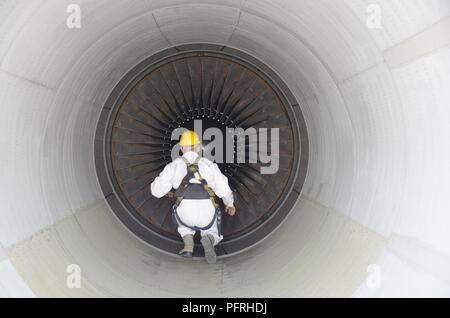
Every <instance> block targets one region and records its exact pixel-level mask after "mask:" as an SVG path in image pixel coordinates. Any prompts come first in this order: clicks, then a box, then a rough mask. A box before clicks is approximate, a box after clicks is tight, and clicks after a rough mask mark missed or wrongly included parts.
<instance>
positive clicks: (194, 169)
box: [172, 156, 222, 235]
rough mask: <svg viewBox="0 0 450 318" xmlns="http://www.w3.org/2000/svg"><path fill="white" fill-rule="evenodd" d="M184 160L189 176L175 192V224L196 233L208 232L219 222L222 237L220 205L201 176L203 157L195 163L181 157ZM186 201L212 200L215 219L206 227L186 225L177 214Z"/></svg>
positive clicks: (173, 214)
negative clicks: (199, 167)
mask: <svg viewBox="0 0 450 318" xmlns="http://www.w3.org/2000/svg"><path fill="white" fill-rule="evenodd" d="M181 159H183V161H184V163H185V164H186V166H187V174H186V176H185V177H184V178H183V180H182V181H181V184H180V186H179V187H178V189H177V190H176V191H175V197H176V201H175V204H174V205H173V208H172V217H173V220H174V223H175V224H181V225H182V226H185V227H187V228H190V229H192V230H194V231H204V230H208V229H209V228H211V227H212V226H213V225H214V222H215V221H216V220H217V229H218V232H219V235H221V223H222V222H221V221H222V213H221V211H220V208H219V204H218V203H217V201H216V197H215V194H214V191H213V190H212V189H211V188H210V187H209V186H208V183H207V182H206V180H205V179H203V177H202V176H201V175H200V172H199V169H198V162H199V161H200V159H201V157H200V156H198V157H197V159H195V161H194V162H193V163H190V162H189V161H188V160H187V159H186V158H184V157H181ZM192 179H195V180H197V181H198V182H199V183H191V182H190V180H192ZM184 199H190V200H203V199H210V200H211V202H212V204H213V206H214V208H215V213H214V217H213V219H212V221H211V223H209V224H208V225H207V226H205V227H198V226H190V225H187V224H185V223H184V222H183V221H182V220H181V219H180V217H179V216H178V213H177V208H178V206H179V205H180V203H181V201H183V200H184Z"/></svg>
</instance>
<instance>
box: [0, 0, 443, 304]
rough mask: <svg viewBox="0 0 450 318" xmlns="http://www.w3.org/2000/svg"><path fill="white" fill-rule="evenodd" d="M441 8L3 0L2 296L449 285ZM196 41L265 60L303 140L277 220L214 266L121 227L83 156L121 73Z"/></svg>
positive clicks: (350, 2)
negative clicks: (77, 274)
mask: <svg viewBox="0 0 450 318" xmlns="http://www.w3.org/2000/svg"><path fill="white" fill-rule="evenodd" d="M72 3H75V4H78V5H79V6H80V8H81V28H80V29H69V28H68V27H67V25H66V20H67V18H68V17H69V15H70V14H69V13H67V7H68V5H69V4H72ZM371 4H375V7H374V6H373V5H372V6H370V5H371ZM368 8H369V14H368V11H367V9H368ZM377 8H379V9H380V11H379V13H380V17H381V28H369V27H368V26H373V25H371V24H373V20H372V17H371V14H373V13H374V12H375V14H376V13H377ZM449 14H450V2H449V1H448V0H339V1H336V0H283V1H282V0H279V1H275V0H246V1H245V0H244V1H242V0H184V1H183V0H131V1H119V0H69V1H68V0H1V1H0V63H1V67H0V107H1V116H0V243H1V247H0V296H17V295H23V296H30V295H36V296H44V297H45V296H161V297H164V296H175V297H178V296H210V297H211V296H212V297H214V296H218V297H220V296H231V297H239V296H249V297H253V296H330V297H337V296H344V297H347V296H356V297H358V296H450V192H449V191H450V182H449V180H450V164H449V163H450V142H449V140H450V89H449V88H450V49H449V44H450V15H449ZM368 20H369V21H368ZM367 22H369V25H367ZM375 26H376V25H375ZM198 42H207V43H217V44H223V45H227V46H230V47H235V48H237V49H240V50H243V51H245V52H247V53H249V54H251V55H253V56H255V57H257V58H259V59H261V60H262V61H263V62H265V63H266V64H267V65H269V66H271V67H272V68H273V69H274V70H275V71H276V72H277V73H278V74H279V75H280V76H281V78H283V79H284V80H285V82H286V83H287V85H288V86H289V88H290V89H291V91H292V92H293V93H294V95H295V96H296V98H297V99H298V101H299V103H300V106H301V109H302V110H303V112H304V116H305V120H306V124H307V126H308V132H309V138H310V163H309V168H308V174H307V180H306V183H305V186H304V188H303V194H302V197H301V199H300V200H299V202H298V203H297V205H296V206H295V208H294V209H293V210H292V212H291V213H290V215H289V217H288V219H287V221H286V222H284V223H283V224H282V225H281V226H280V227H279V228H278V229H277V230H276V231H275V232H274V233H273V234H272V235H270V236H269V237H268V238H267V239H266V240H264V241H263V242H262V243H261V244H259V245H258V246H257V247H256V248H254V249H252V250H250V251H247V252H244V253H242V254H240V255H238V256H235V257H231V258H227V259H223V260H220V261H219V262H218V263H217V264H215V265H208V264H206V263H204V262H201V261H194V262H189V261H185V260H182V259H177V258H174V257H171V256H167V255H164V254H162V253H160V252H158V251H155V250H153V249H152V248H151V247H149V246H147V245H146V244H144V243H143V242H141V241H140V240H138V239H137V238H136V237H135V236H133V235H132V234H130V232H129V231H128V230H127V229H126V228H124V227H123V226H122V225H121V224H120V223H119V222H118V221H117V219H116V217H115V216H114V214H113V213H112V211H111V210H110V209H109V207H108V206H107V204H106V203H105V200H104V198H103V195H102V192H101V190H100V187H99V185H98V182H97V178H96V172H95V167H94V160H93V143H94V133H95V128H96V121H97V119H98V117H99V113H100V110H101V107H102V106H103V104H104V102H105V100H106V98H107V97H108V95H109V93H110V92H111V90H112V89H113V87H114V86H115V84H116V83H117V82H118V81H119V80H120V78H121V77H122V76H123V75H124V74H125V73H126V72H127V71H128V70H130V69H131V68H132V67H133V66H134V65H136V64H137V63H138V62H140V61H141V60H143V59H144V58H146V57H148V56H150V55H152V54H153V53H155V52H158V51H161V50H163V49H166V48H168V47H171V46H174V45H179V44H185V43H198ZM261 191H263V189H261ZM241 212H242V213H245V212H244V211H241ZM238 213H239V211H238ZM70 264H77V265H79V266H80V269H81V277H82V284H81V288H74V289H73V288H68V286H67V284H66V279H67V277H68V275H69V274H68V273H67V271H66V270H67V266H68V265H70Z"/></svg>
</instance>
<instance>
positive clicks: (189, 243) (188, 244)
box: [179, 234, 194, 258]
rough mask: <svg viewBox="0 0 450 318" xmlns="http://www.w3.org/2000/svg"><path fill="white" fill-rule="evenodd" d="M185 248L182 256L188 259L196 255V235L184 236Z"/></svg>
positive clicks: (181, 253)
mask: <svg viewBox="0 0 450 318" xmlns="http://www.w3.org/2000/svg"><path fill="white" fill-rule="evenodd" d="M183 242H184V248H183V249H182V250H181V251H180V253H179V254H180V255H181V256H183V257H186V258H189V257H192V254H193V253H194V235H192V234H188V235H185V236H183Z"/></svg>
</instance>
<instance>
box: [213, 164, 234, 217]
mask: <svg viewBox="0 0 450 318" xmlns="http://www.w3.org/2000/svg"><path fill="white" fill-rule="evenodd" d="M212 172H213V175H214V188H213V190H214V192H215V193H216V195H217V196H218V197H219V198H221V199H222V200H223V203H224V204H225V212H226V213H228V214H229V215H231V216H233V215H234V214H235V213H236V208H235V207H234V197H233V191H231V188H230V186H229V184H228V178H227V177H226V176H224V175H223V173H222V171H220V169H219V167H218V166H217V164H215V163H214V164H212Z"/></svg>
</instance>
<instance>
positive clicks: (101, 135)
mask: <svg viewBox="0 0 450 318" xmlns="http://www.w3.org/2000/svg"><path fill="white" fill-rule="evenodd" d="M299 117H300V119H301V120H300V121H299V120H298V119H299ZM299 122H300V123H303V120H302V117H301V112H300V111H299V107H298V104H297V103H296V102H295V99H294V98H293V97H292V94H291V93H290V92H289V90H288V89H287V87H286V86H285V85H284V84H283V82H282V81H281V79H280V78H279V77H278V76H277V75H276V74H275V73H274V72H273V71H271V70H270V69H269V68H268V67H267V66H266V65H264V64H263V63H261V62H260V61H258V60H255V59H254V58H252V57H250V56H248V55H247V54H245V53H243V52H240V51H237V50H234V49H230V48H224V47H220V48H217V47H215V46H213V45H189V46H182V47H177V48H172V49H169V50H166V51H164V52H161V53H158V54H157V55H155V56H152V57H150V58H149V59H147V60H146V61H144V62H142V63H141V64H139V65H138V66H136V67H135V68H134V69H133V70H131V71H130V72H129V73H128V74H127V75H126V76H125V77H124V78H123V79H122V80H121V82H120V83H119V84H118V85H117V87H116V88H115V90H114V91H113V92H112V94H111V96H110V98H109V99H108V101H107V103H106V104H105V106H104V109H103V114H102V117H101V119H100V122H99V126H98V129H97V144H96V154H97V156H96V165H97V172H98V175H99V180H100V183H101V185H102V189H103V191H104V193H105V196H106V198H107V199H108V202H109V204H110V206H111V207H112V209H113V211H114V212H115V213H116V214H117V215H118V216H119V218H120V219H121V220H122V221H123V222H124V223H125V225H126V226H128V227H129V228H130V229H131V230H132V231H133V232H134V233H135V234H136V235H138V236H139V237H141V238H142V239H144V240H145V241H146V242H148V243H149V244H150V245H152V246H154V247H157V248H159V249H162V250H164V251H167V252H170V253H177V252H178V250H179V248H180V247H181V238H180V237H179V235H178V233H177V230H176V225H175V224H174V222H173V221H172V217H171V211H172V205H173V204H174V202H173V200H172V199H169V198H162V199H157V198H155V197H153V196H152V195H151V192H150V184H151V183H152V182H153V180H154V179H155V177H156V176H158V174H159V173H160V172H161V171H162V169H163V168H164V166H165V165H167V164H168V163H170V162H171V161H172V159H173V157H174V154H176V153H177V151H176V150H175V151H174V149H176V148H174V147H176V145H177V143H178V139H177V136H178V135H177V134H176V132H179V131H180V129H182V128H185V129H194V130H196V131H197V132H199V133H200V134H201V136H202V137H203V146H204V155H205V156H207V157H210V158H211V159H212V160H214V161H215V162H216V163H217V164H218V166H219V168H220V170H221V171H222V173H223V174H224V175H225V176H227V177H228V180H229V184H230V187H231V188H232V190H233V193H234V197H235V205H236V208H237V211H238V212H237V214H236V215H235V216H234V217H230V216H228V215H224V217H223V221H222V232H223V235H224V240H223V241H222V242H221V243H220V244H219V246H218V248H217V252H218V255H226V254H233V253H236V252H238V251H240V250H243V249H246V248H248V247H250V246H252V245H254V244H255V243H257V242H258V241H259V240H261V239H262V238H264V237H265V236H267V235H268V234H269V233H270V232H271V231H273V229H274V228H276V227H277V226H278V225H279V224H280V222H281V221H282V220H283V219H284V217H285V216H286V215H287V214H288V212H289V210H290V208H291V207H292V205H293V203H294V202H295V200H296V198H297V197H298V195H299V193H300V190H301V186H302V184H303V180H304V174H302V173H299V168H300V167H302V168H303V170H305V171H306V165H307V162H306V160H307V159H306V158H307V156H306V155H304V154H303V153H302V152H304V151H305V149H304V148H306V147H305V143H303V142H301V140H302V139H303V140H306V139H305V138H306V129H305V128H304V127H303V126H304V123H303V124H301V125H299ZM211 132H212V133H211ZM218 138H221V140H218ZM238 140H240V141H241V142H239V141H238ZM230 141H231V143H230ZM264 145H265V146H264ZM302 147H303V148H302ZM306 150H307V149H306ZM219 201H220V200H219ZM222 208H223V205H222ZM197 250H198V249H197Z"/></svg>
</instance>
